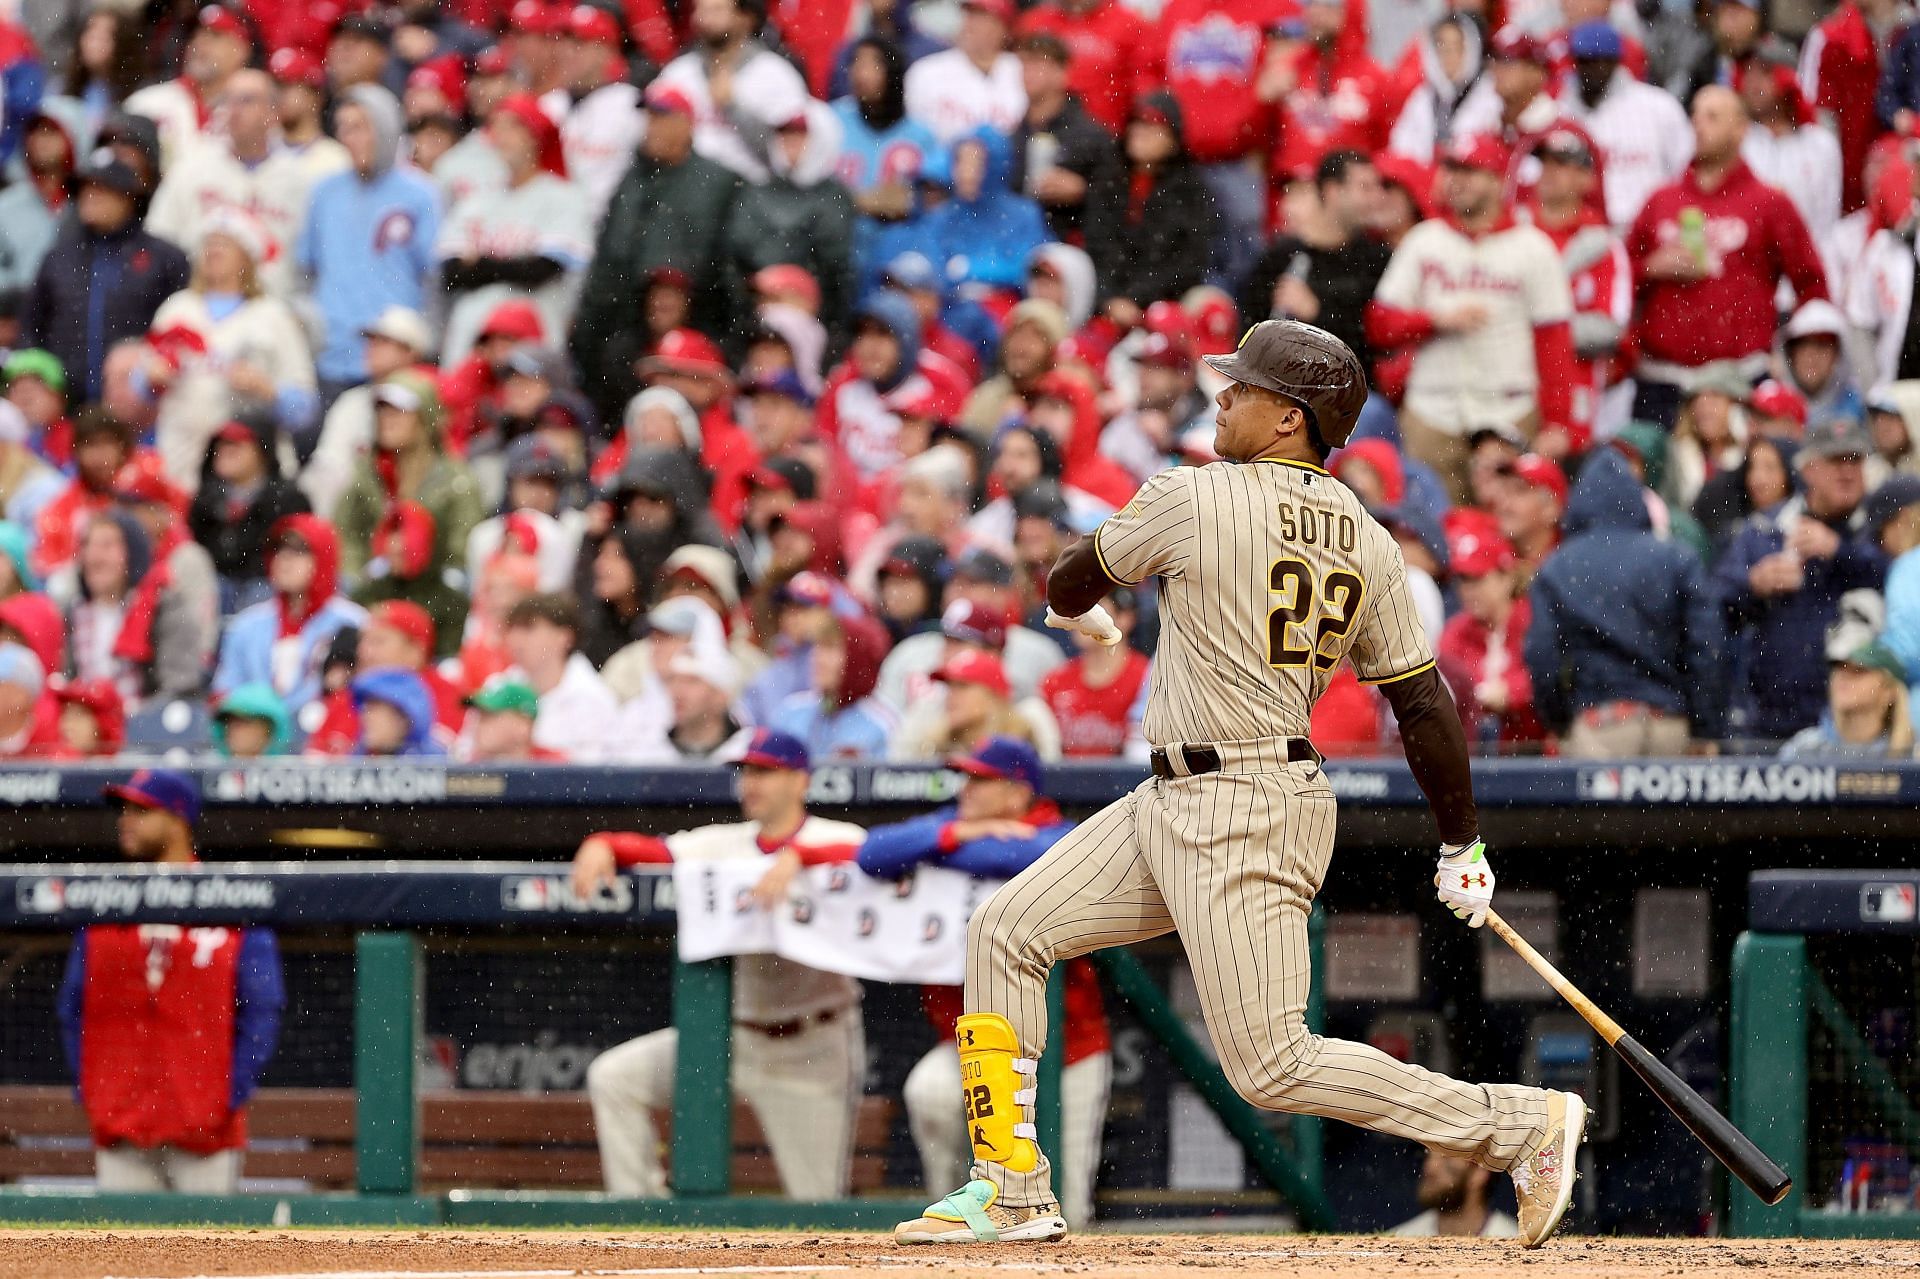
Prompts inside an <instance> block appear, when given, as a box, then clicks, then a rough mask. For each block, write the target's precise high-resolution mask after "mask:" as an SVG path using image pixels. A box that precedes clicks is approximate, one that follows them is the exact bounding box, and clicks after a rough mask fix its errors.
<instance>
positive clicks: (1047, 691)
mask: <svg viewBox="0 0 1920 1279" xmlns="http://www.w3.org/2000/svg"><path fill="white" fill-rule="evenodd" d="M1150 668H1151V663H1149V662H1148V661H1147V659H1146V658H1145V657H1144V656H1142V655H1141V654H1139V653H1136V652H1133V651H1131V650H1129V651H1128V653H1127V661H1126V665H1124V666H1122V667H1121V668H1120V677H1119V678H1118V679H1116V680H1114V681H1113V682H1112V683H1111V684H1108V685H1106V686H1105V687H1103V688H1094V687H1091V686H1090V685H1089V684H1088V683H1087V681H1086V659H1085V658H1084V657H1076V658H1074V659H1073V660H1072V661H1070V662H1068V663H1066V664H1065V665H1063V666H1056V667H1055V668H1054V669H1053V670H1051V671H1049V672H1047V675H1046V677H1045V678H1044V679H1042V680H1041V681H1040V698H1041V700H1042V701H1044V702H1046V704H1047V709H1048V710H1050V711H1052V712H1053V718H1054V719H1055V720H1056V721H1058V722H1059V725H1060V753H1061V754H1063V755H1068V756H1080V757H1086V756H1090V755H1092V756H1113V755H1118V754H1119V753H1120V749H1121V747H1122V746H1124V745H1125V744H1126V740H1127V712H1128V711H1130V710H1132V709H1133V703H1134V701H1135V700H1136V699H1137V698H1138V697H1139V696H1140V686H1141V685H1143V684H1145V683H1146V682H1147V672H1148V670H1149V669H1150Z"/></svg>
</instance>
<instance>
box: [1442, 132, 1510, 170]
mask: <svg viewBox="0 0 1920 1279" xmlns="http://www.w3.org/2000/svg"><path fill="white" fill-rule="evenodd" d="M1512 159H1513V153H1512V152H1510V151H1509V150H1508V149H1507V144H1506V143H1504V142H1502V141H1501V140H1500V139H1499V138H1496V137H1494V136H1493V135H1492V134H1490V133H1469V134H1467V135H1466V136H1464V137H1458V138H1455V139H1454V140H1453V141H1452V142H1449V143H1448V144H1447V148H1446V150H1445V151H1444V152H1443V153H1442V154H1441V156H1440V163H1441V164H1443V165H1451V166H1452V167H1454V168H1457V169H1480V170H1483V171H1485V172H1487V173H1505V172H1506V171H1507V166H1508V164H1510V163H1511V162H1512Z"/></svg>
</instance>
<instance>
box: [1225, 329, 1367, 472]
mask: <svg viewBox="0 0 1920 1279" xmlns="http://www.w3.org/2000/svg"><path fill="white" fill-rule="evenodd" d="M1205 358H1206V361H1207V363H1208V365H1210V366H1211V367H1212V368H1213V369H1214V370H1215V371H1216V372H1219V373H1224V374H1226V375H1227V376H1228V377H1230V378H1232V379H1233V380H1234V381H1236V382H1245V383H1246V384H1247V385H1249V386H1258V387H1264V388H1265V389H1266V390H1269V391H1273V392H1275V393H1277V394H1279V395H1284V396H1286V397H1287V398H1288V399H1289V400H1292V401H1293V402H1294V403H1295V404H1298V405H1299V406H1300V407H1301V408H1302V409H1304V410H1306V414H1307V438H1308V439H1310V440H1311V441H1313V443H1314V445H1315V447H1317V448H1318V449H1319V450H1320V455H1321V456H1322V457H1325V456H1326V455H1327V454H1328V453H1331V452H1332V451H1333V450H1335V449H1337V448H1339V447H1340V446H1341V445H1342V444H1345V443H1346V442H1347V437H1348V436H1349V435H1352V434H1353V428H1354V424H1355V423H1357V422H1358V421H1359V420H1360V408H1361V406H1362V405H1364V404H1365V403H1366V402H1367V371H1366V369H1365V368H1363V367H1362V366H1361V364H1360V357H1359V356H1357V355H1355V354H1354V353H1353V348H1352V347H1350V346H1348V345H1347V344H1346V343H1345V342H1342V341H1341V340H1340V339H1339V338H1337V337H1335V336H1334V335H1333V334H1331V333H1329V332H1327V331H1326V330H1325V329H1317V328H1315V327H1314V326H1313V325H1311V324H1302V323H1301V322H1300V321H1298V320H1262V321H1261V322H1260V323H1258V324H1256V325H1254V326H1253V327H1252V328H1250V329H1248V330H1247V332H1246V336H1244V337H1242V338H1241V339H1240V346H1239V348H1238V349H1237V350H1235V351H1234V352H1232V353H1231V354H1229V355H1209V356H1207V357H1205Z"/></svg>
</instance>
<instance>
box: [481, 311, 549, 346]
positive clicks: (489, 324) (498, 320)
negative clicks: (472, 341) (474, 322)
mask: <svg viewBox="0 0 1920 1279" xmlns="http://www.w3.org/2000/svg"><path fill="white" fill-rule="evenodd" d="M545 336H546V325H544V324H543V323H541V321H540V312H539V311H537V310H535V309H534V305H533V303H531V302H502V303H501V304H500V305H499V306H496V307H494V308H493V310H492V311H490V312H488V313H487V318H486V321H485V323H483V324H481V326H480V332H479V334H478V336H477V338H476V340H477V341H482V342H484V341H485V340H486V339H488V338H512V339H513V340H514V341H516V342H538V341H539V340H540V339H541V338H542V337H545Z"/></svg>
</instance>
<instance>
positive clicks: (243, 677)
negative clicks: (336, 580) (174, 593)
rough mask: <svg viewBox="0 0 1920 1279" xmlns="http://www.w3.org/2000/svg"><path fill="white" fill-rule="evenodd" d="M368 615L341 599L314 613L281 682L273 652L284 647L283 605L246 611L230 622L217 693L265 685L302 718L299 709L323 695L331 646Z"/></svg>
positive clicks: (216, 678) (268, 603) (272, 603)
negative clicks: (323, 665)
mask: <svg viewBox="0 0 1920 1279" xmlns="http://www.w3.org/2000/svg"><path fill="white" fill-rule="evenodd" d="M366 621H367V611H366V610H365V609H363V608H361V607H360V606H359V605H358V604H355V603H354V602H353V601H351V600H349V599H346V598H344V597H343V596H339V595H336V596H334V597H333V598H332V599H329V600H328V601H327V602H326V603H325V604H322V605H321V606H320V607H319V608H318V609H317V610H315V612H314V614H313V616H312V617H309V618H308V619H307V621H306V624H305V625H304V626H302V627H301V628H300V631H299V634H297V635H295V636H293V637H292V638H291V640H290V641H289V642H291V643H292V644H293V645H294V652H293V654H292V656H291V660H290V661H288V662H287V663H286V664H287V666H288V667H290V669H288V670H284V671H282V672H281V674H283V675H285V676H287V678H285V679H276V678H275V672H276V663H275V662H274V649H275V648H277V647H278V646H279V644H280V642H281V641H280V603H279V601H278V600H276V599H267V600H262V601H261V602H260V603H258V604H255V605H252V606H251V607H248V608H243V609H241V610H240V611H239V612H238V613H235V614H234V615H233V620H232V621H231V622H228V623H227V631H226V634H225V635H224V636H222V637H221V640H220V661H219V664H218V665H217V666H215V667H214V671H213V691H214V692H216V693H228V692H232V691H233V690H234V689H236V688H239V687H240V686H241V685H242V684H265V685H267V686H268V687H270V688H272V689H273V691H274V692H275V693H277V694H279V696H280V700H281V702H282V703H283V704H284V705H285V706H286V708H287V713H288V714H289V715H292V716H294V717H295V719H296V720H297V719H298V717H299V714H300V708H301V707H303V706H305V705H306V704H307V703H308V702H310V701H312V700H313V699H314V698H316V697H318V696H319V695H320V666H321V663H322V662H324V661H325V660H326V657H327V647H328V646H329V645H330V644H332V643H333V636H334V633H335V632H336V631H338V630H339V629H340V628H341V627H343V626H364V625H366Z"/></svg>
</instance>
